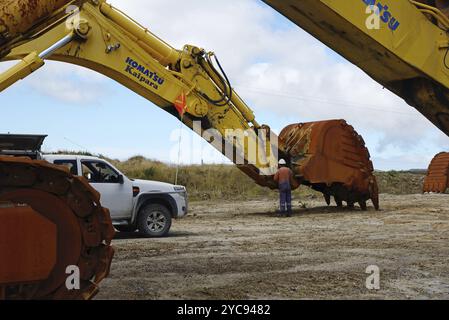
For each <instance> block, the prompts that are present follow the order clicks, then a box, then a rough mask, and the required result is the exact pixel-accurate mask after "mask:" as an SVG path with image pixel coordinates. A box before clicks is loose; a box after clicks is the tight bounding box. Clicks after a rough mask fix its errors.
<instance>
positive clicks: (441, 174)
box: [423, 152, 449, 193]
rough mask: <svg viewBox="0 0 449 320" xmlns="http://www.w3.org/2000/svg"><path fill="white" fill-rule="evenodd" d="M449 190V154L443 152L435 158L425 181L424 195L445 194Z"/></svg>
mask: <svg viewBox="0 0 449 320" xmlns="http://www.w3.org/2000/svg"><path fill="white" fill-rule="evenodd" d="M448 188H449V153H448V152H442V153H439V154H437V155H436V156H435V158H433V160H432V162H431V163H430V166H429V170H428V172H427V176H426V178H425V179H424V190H423V191H424V193H431V192H434V193H445V192H446V190H447V189H448Z"/></svg>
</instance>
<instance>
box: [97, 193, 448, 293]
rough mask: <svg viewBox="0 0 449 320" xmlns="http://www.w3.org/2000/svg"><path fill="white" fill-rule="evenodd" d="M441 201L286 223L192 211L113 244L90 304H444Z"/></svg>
mask: <svg viewBox="0 0 449 320" xmlns="http://www.w3.org/2000/svg"><path fill="white" fill-rule="evenodd" d="M448 200H449V195H410V196H390V195H383V196H382V207H383V210H382V211H381V212H376V211H374V209H373V208H370V210H369V212H361V211H358V210H356V211H349V210H343V209H337V208H333V207H330V208H328V207H324V206H323V201H322V200H321V199H310V200H306V201H304V204H305V205H306V208H305V209H304V208H302V209H298V210H296V212H295V215H294V217H293V218H290V219H288V218H278V217H276V215H275V210H276V209H275V208H276V202H275V201H273V200H267V201H246V202H243V201H242V202H225V203H220V202H200V203H193V204H191V208H190V215H189V216H188V217H187V218H185V219H183V220H179V221H175V222H174V224H173V226H172V232H171V235H170V237H168V238H163V239H140V238H136V236H133V235H130V234H118V235H117V239H116V240H115V241H114V246H115V248H116V256H115V259H114V261H113V265H112V274H111V276H110V278H109V279H107V280H105V281H104V282H103V283H102V284H101V292H100V294H99V295H98V296H97V298H98V299H449V264H448V262H449V206H448ZM297 205H299V204H298V203H297ZM370 265H377V266H378V267H379V268H380V272H381V273H380V286H381V289H380V290H378V291H370V290H368V289H367V288H366V285H365V283H366V278H367V277H368V274H366V273H365V271H366V268H367V267H368V266H370Z"/></svg>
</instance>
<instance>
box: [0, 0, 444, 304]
mask: <svg viewBox="0 0 449 320" xmlns="http://www.w3.org/2000/svg"><path fill="white" fill-rule="evenodd" d="M265 2H266V3H267V4H269V5H271V6H272V7H273V8H274V9H275V10H277V11H279V12H280V13H282V14H284V15H285V16H286V17H288V18H289V19H291V20H292V21H293V22H294V23H296V24H297V25H298V26H300V27H301V28H303V29H304V30H306V31H307V32H309V33H310V34H312V35H313V36H314V37H316V38H317V39H319V40H321V41H322V42H324V43H325V44H327V45H328V46H329V47H331V48H332V49H334V50H335V51H337V52H338V53H340V54H341V55H343V56H344V57H346V58H347V59H348V60H350V61H351V62H353V63H354V64H355V65H357V66H359V67H360V68H362V69H363V70H364V71H365V72H367V73H368V74H369V75H370V76H371V77H373V78H374V79H375V80H376V81H378V82H379V83H381V84H382V85H384V86H385V87H386V88H388V89H390V90H391V91H393V92H394V93H396V94H397V95H399V96H400V97H403V98H404V99H405V100H406V101H407V102H408V103H409V104H410V105H412V106H414V107H415V108H417V109H418V110H419V111H420V112H421V113H422V114H423V115H424V116H426V117H427V118H428V119H429V120H430V121H432V122H433V123H434V124H435V125H436V126H438V127H439V128H440V129H441V130H442V131H443V132H445V133H446V134H448V133H449V105H448V103H447V101H448V97H449V78H448V74H449V68H448V64H449V62H448V59H449V58H448V57H447V53H448V51H449V37H448V35H447V30H448V29H449V19H448V18H447V17H446V16H445V15H444V13H442V12H441V11H440V10H439V9H438V8H437V7H436V5H437V4H435V3H432V1H428V2H426V3H425V1H420V2H417V1H409V0H382V1H376V0H266V1H265ZM48 59H51V60H55V61H62V62H66V63H71V64H75V65H79V66H83V67H86V68H89V69H91V70H94V71H97V72H99V73H101V74H103V75H105V76H107V77H109V78H111V79H114V80H115V81H117V82H119V83H121V84H122V85H124V86H126V87H127V88H129V89H130V90H132V91H134V92H136V93H138V94H139V95H141V96H143V97H145V98H146V99H148V100H149V101H151V102H153V103H154V104H155V105H157V106H159V107H160V108H162V109H164V110H165V111H167V112H168V113H170V114H172V115H173V116H175V117H177V118H178V119H179V120H181V121H182V122H183V123H184V124H185V125H187V126H188V127H190V128H192V129H194V130H195V131H196V132H197V133H198V134H200V135H202V136H203V137H204V138H205V139H206V140H207V141H208V142H209V143H211V144H212V145H213V146H214V147H215V148H217V149H218V150H219V151H220V152H223V153H224V154H225V155H226V156H227V157H228V158H230V160H232V161H233V162H234V163H236V164H237V165H238V167H239V168H240V169H241V170H242V171H243V172H244V173H246V174H247V175H248V176H250V177H251V178H252V179H254V180H255V182H256V183H258V184H259V185H261V186H266V187H270V188H276V184H275V182H274V181H273V174H274V171H275V169H276V167H277V163H278V159H279V158H283V159H285V160H287V162H288V164H289V166H290V167H291V168H292V170H293V171H294V173H295V178H296V182H297V185H300V184H303V185H308V186H311V187H312V188H314V189H315V190H318V191H321V192H322V193H323V194H324V197H325V199H326V201H327V202H328V203H330V201H331V197H334V198H335V200H336V202H337V204H338V205H342V202H343V201H345V202H346V203H347V204H348V205H349V206H352V205H354V204H355V203H359V204H360V206H361V207H362V209H366V202H367V200H369V199H371V200H372V201H373V203H374V206H375V207H376V209H378V207H379V203H378V190H377V182H376V179H375V177H374V175H373V170H374V169H373V165H372V163H371V161H370V155H369V152H368V150H367V148H366V147H365V143H364V141H363V139H362V138H361V137H360V136H359V135H358V134H357V133H356V132H355V130H354V128H352V127H351V126H349V125H348V124H347V123H346V122H345V121H343V120H333V121H324V122H314V123H301V124H295V125H291V126H288V127H287V128H285V129H284V130H283V131H282V132H281V134H280V136H279V137H278V136H276V135H275V134H274V133H273V132H271V130H270V128H269V127H268V126H264V125H260V124H259V123H258V122H257V121H256V119H255V115H254V113H253V112H252V110H251V109H250V108H249V107H248V106H247V105H246V104H245V103H244V102H243V100H242V99H241V98H240V97H239V96H238V95H237V93H236V92H235V91H234V90H233V88H232V86H231V84H230V82H229V79H228V77H227V76H226V73H225V72H224V70H223V69H222V68H221V65H220V63H219V62H218V59H217V58H216V56H215V54H214V53H212V52H207V51H205V50H203V49H201V48H199V47H196V46H191V45H186V46H185V47H184V48H182V49H181V50H176V49H174V48H172V47H171V46H170V45H168V44H167V43H166V42H164V41H163V40H161V39H159V38H158V37H157V36H155V35H154V34H152V33H151V32H150V31H149V30H148V29H146V28H145V27H143V26H141V25H140V24H138V23H137V22H136V21H134V20H133V19H132V18H130V17H129V16H127V15H126V14H125V13H123V12H121V11H120V10H118V9H116V8H114V7H112V6H111V5H110V4H108V3H107V2H105V1H104V0H41V1H38V0H1V1H0V61H8V60H20V62H19V63H18V64H16V65H15V66H13V67H12V68H11V69H9V70H7V71H6V72H4V73H3V74H1V75H0V91H3V90H4V89H6V88H8V87H9V86H11V85H13V84H14V83H15V82H17V81H19V80H21V79H24V78H25V77H27V76H28V75H30V74H31V73H33V72H34V71H36V70H37V69H39V68H41V67H42V66H43V65H44V63H45V60H48ZM236 132H238V133H236ZM0 148H1V146H0ZM230 150H231V151H232V152H229V151H230ZM99 200H100V199H99V195H98V194H97V193H96V192H95V191H94V190H93V189H91V188H90V187H89V185H88V184H87V183H86V182H85V181H84V180H82V179H79V178H76V177H73V176H71V175H70V173H69V172H67V171H66V170H64V169H63V168H60V167H55V166H52V165H49V164H47V163H45V162H41V161H35V160H31V159H28V158H12V157H0V221H1V223H0V261H1V262H2V263H1V264H0V299H1V298H5V299H27V298H28V299H30V298H32V299H36V298H40V299H71V298H77V299H89V298H92V297H93V296H94V295H95V293H96V292H97V290H98V287H97V285H98V283H99V282H100V281H101V280H102V279H103V278H104V277H106V276H107V275H108V272H109V267H110V262H111V259H112V256H113V250H112V248H111V246H110V243H111V239H112V237H113V236H114V231H113V228H112V225H111V222H110V218H109V216H108V214H107V210H106V209H103V208H102V207H101V204H100V201H99ZM4 261H8V263H4ZM71 267H75V268H71ZM67 268H69V269H67ZM67 270H69V271H70V270H78V271H79V274H80V277H81V280H82V281H81V285H80V288H77V289H76V290H70V289H69V287H70V286H67V285H66V281H67ZM72 289H73V288H72Z"/></svg>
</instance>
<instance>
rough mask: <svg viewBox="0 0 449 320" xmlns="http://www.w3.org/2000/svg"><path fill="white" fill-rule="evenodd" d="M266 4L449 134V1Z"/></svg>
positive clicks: (277, 0)
mask: <svg viewBox="0 0 449 320" xmlns="http://www.w3.org/2000/svg"><path fill="white" fill-rule="evenodd" d="M263 1H264V2H266V3H267V4H269V5H270V6H272V7H273V8H274V9H275V10H277V11H279V12H280V13H282V14H283V15H285V16H286V17H288V18H289V19H290V20H291V21H292V22H294V23H295V24H297V25H298V26H299V27H301V28H302V29H304V30H306V31H307V32H309V33H310V34H311V35H312V36H313V37H315V38H317V39H319V40H320V41H322V42H323V43H324V44H326V45H327V46H329V47H330V48H332V49H333V50H335V51H336V52H338V53H339V54H341V55H342V56H344V57H345V58H347V59H348V60H349V61H351V62H352V63H354V64H355V65H356V66H358V67H360V68H361V69H362V70H364V71H365V72H366V73H367V74H368V75H370V76H371V77H372V78H373V79H374V80H376V81H377V82H379V83H380V84H382V85H383V86H384V87H386V88H388V89H389V90H391V91H392V92H394V93H395V94H397V95H398V96H400V97H402V98H403V99H404V100H405V101H406V102H407V103H408V104H410V105H411V106H413V107H415V108H416V109H417V110H418V111H419V112H420V113H422V114H423V115H424V116H425V117H426V118H427V119H429V120H430V121H431V122H432V123H433V124H434V125H436V126H437V127H438V128H439V129H441V130H442V131H443V132H444V133H445V134H446V135H449V55H448V53H449V34H448V30H449V18H448V13H449V10H448V7H449V1H447V0H436V1H435V0H422V1H412V0H263ZM329 76H331V75H329Z"/></svg>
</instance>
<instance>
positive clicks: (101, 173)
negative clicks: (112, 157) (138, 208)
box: [81, 160, 133, 219]
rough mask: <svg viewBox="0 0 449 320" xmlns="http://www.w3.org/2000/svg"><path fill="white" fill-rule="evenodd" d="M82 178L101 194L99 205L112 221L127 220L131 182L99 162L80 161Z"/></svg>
mask: <svg viewBox="0 0 449 320" xmlns="http://www.w3.org/2000/svg"><path fill="white" fill-rule="evenodd" d="M81 169H82V174H83V176H84V177H85V178H86V179H87V180H88V181H89V183H90V184H91V186H92V187H94V188H95V189H96V190H97V191H98V192H99V193H100V194H101V200H100V201H101V205H102V206H103V207H106V208H108V209H109V211H110V212H111V217H112V219H129V218H130V217H131V215H132V209H133V186H132V182H131V181H130V180H129V179H128V178H126V177H124V176H123V175H121V174H120V173H119V172H118V171H117V170H116V169H114V168H113V167H112V166H110V165H109V164H107V163H106V162H103V161H100V160H81Z"/></svg>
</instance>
